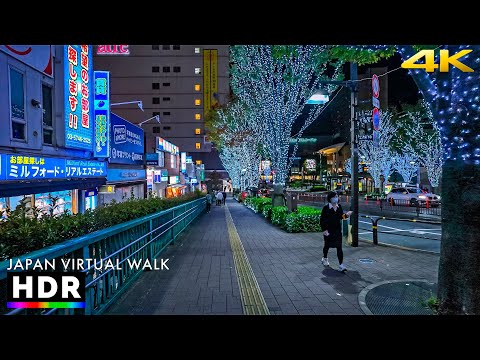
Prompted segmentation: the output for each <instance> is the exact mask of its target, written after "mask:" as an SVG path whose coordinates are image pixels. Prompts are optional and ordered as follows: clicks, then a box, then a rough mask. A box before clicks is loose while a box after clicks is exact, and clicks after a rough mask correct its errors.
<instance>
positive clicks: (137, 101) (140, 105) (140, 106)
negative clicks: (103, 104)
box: [110, 100, 145, 111]
mask: <svg viewBox="0 0 480 360" xmlns="http://www.w3.org/2000/svg"><path fill="white" fill-rule="evenodd" d="M128 104H137V106H138V107H139V108H140V110H142V111H145V110H143V102H142V100H135V101H126V102H119V103H113V104H110V106H118V105H128Z"/></svg>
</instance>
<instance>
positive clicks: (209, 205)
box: [207, 202, 212, 212]
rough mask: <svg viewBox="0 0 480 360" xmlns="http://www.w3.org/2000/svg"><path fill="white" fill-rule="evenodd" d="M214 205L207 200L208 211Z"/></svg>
mask: <svg viewBox="0 0 480 360" xmlns="http://www.w3.org/2000/svg"><path fill="white" fill-rule="evenodd" d="M211 207H212V204H210V203H208V202H207V212H210V208H211Z"/></svg>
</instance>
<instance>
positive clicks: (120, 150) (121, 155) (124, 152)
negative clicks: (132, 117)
mask: <svg viewBox="0 0 480 360" xmlns="http://www.w3.org/2000/svg"><path fill="white" fill-rule="evenodd" d="M110 125H111V131H110V137H111V139H110V146H111V148H112V149H111V153H110V159H109V162H110V163H116V164H136V165H143V156H144V149H143V130H142V129H141V128H139V127H138V126H135V125H133V124H132V123H130V122H128V121H127V120H125V119H123V118H121V117H120V116H118V115H116V114H114V113H111V114H110Z"/></svg>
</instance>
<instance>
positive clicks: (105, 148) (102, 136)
mask: <svg viewBox="0 0 480 360" xmlns="http://www.w3.org/2000/svg"><path fill="white" fill-rule="evenodd" d="M94 77H95V86H94V93H93V94H94V95H93V104H94V111H95V144H94V148H93V153H94V156H95V157H102V158H108V157H109V156H110V73H109V72H108V71H95V72H94Z"/></svg>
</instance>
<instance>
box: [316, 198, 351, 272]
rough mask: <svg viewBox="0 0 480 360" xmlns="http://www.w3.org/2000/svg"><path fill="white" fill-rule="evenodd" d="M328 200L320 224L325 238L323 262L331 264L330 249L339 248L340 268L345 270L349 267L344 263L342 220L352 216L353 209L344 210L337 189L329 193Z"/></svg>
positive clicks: (327, 264) (325, 264) (326, 264)
mask: <svg viewBox="0 0 480 360" xmlns="http://www.w3.org/2000/svg"><path fill="white" fill-rule="evenodd" d="M327 201H328V204H327V205H325V206H324V207H323V209H322V215H321V216H320V226H321V227H322V231H323V240H324V246H323V258H322V264H323V265H324V266H330V263H329V262H328V249H329V248H337V257H338V264H339V267H338V269H339V270H340V271H342V272H345V271H347V268H346V267H345V265H344V264H343V250H342V225H341V220H342V219H346V218H348V217H350V215H352V213H353V211H348V212H346V213H344V212H343V209H342V206H341V205H340V204H339V203H338V194H337V193H336V192H335V191H330V192H329V193H328V195H327Z"/></svg>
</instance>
